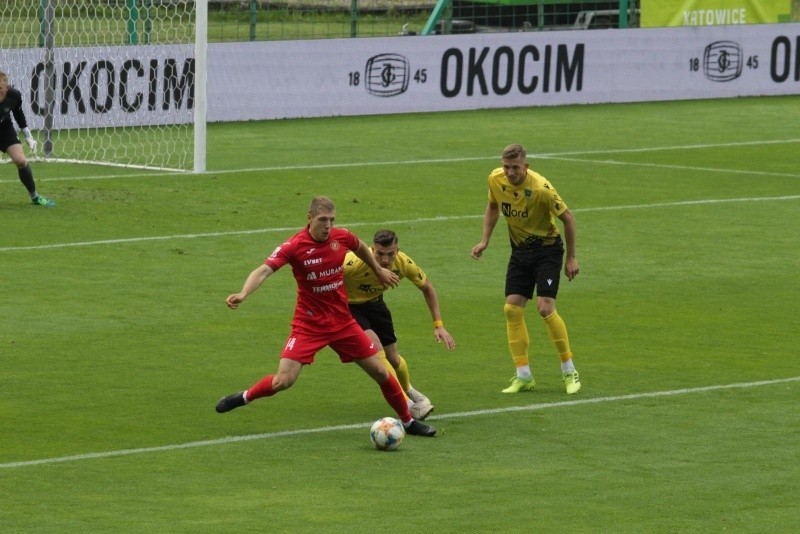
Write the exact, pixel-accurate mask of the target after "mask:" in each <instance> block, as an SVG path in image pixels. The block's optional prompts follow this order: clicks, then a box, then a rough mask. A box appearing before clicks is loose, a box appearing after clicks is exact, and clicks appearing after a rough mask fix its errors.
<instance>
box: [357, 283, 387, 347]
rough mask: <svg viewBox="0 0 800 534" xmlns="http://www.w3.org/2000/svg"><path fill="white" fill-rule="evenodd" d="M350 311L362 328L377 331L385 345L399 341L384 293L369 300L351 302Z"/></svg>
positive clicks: (382, 343)
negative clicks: (358, 302)
mask: <svg viewBox="0 0 800 534" xmlns="http://www.w3.org/2000/svg"><path fill="white" fill-rule="evenodd" d="M350 313H351V314H352V315H353V318H354V319H355V320H356V322H357V323H358V325H359V326H360V327H361V328H363V329H364V330H372V331H373V332H375V333H376V334H377V335H378V339H379V340H380V341H381V345H383V346H384V347H385V346H387V345H391V344H392V343H397V336H395V335H394V323H393V322H392V312H390V311H389V308H388V307H387V306H386V302H384V301H383V295H381V296H380V297H378V298H376V299H375V300H371V301H369V302H363V303H360V304H350Z"/></svg>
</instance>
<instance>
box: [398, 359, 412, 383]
mask: <svg viewBox="0 0 800 534" xmlns="http://www.w3.org/2000/svg"><path fill="white" fill-rule="evenodd" d="M397 357H398V358H400V365H398V366H397V369H395V371H396V374H397V381H398V382H400V387H402V388H403V391H408V390H409V389H411V375H410V374H409V372H408V364H407V363H406V360H405V359H404V358H403V357H402V356H400V355H399V354H398V355H397Z"/></svg>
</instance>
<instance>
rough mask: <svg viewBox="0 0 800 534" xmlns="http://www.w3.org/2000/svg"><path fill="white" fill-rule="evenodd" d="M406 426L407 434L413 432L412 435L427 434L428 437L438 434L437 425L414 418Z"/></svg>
mask: <svg viewBox="0 0 800 534" xmlns="http://www.w3.org/2000/svg"><path fill="white" fill-rule="evenodd" d="M404 426H405V425H404ZM405 428H406V434H411V435H412V436H425V437H426V438H432V437H433V436H435V435H436V427H432V426H431V425H426V424H425V423H420V422H419V421H415V420H414V419H412V420H411V424H410V425H408V426H407V427H405Z"/></svg>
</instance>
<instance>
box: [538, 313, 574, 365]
mask: <svg viewBox="0 0 800 534" xmlns="http://www.w3.org/2000/svg"><path fill="white" fill-rule="evenodd" d="M544 324H545V325H547V333H548V334H549V335H550V341H552V342H553V345H554V346H555V348H556V352H558V357H559V358H560V359H561V361H562V362H566V361H568V360H571V359H572V351H571V350H570V348H569V336H568V335H567V325H565V324H564V320H563V319H562V318H561V316H560V315H559V314H558V312H557V311H555V312H553V313H551V314H550V315H548V316H547V317H544Z"/></svg>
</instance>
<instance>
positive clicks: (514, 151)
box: [503, 144, 528, 159]
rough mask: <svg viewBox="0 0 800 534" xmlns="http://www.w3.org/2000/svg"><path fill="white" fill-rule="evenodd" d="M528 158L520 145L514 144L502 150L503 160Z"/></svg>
mask: <svg viewBox="0 0 800 534" xmlns="http://www.w3.org/2000/svg"><path fill="white" fill-rule="evenodd" d="M527 157H528V152H527V151H526V150H525V147H524V146H522V145H518V144H514V145H508V146H507V147H505V148H504V149H503V159H518V158H522V159H525V158H527Z"/></svg>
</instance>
